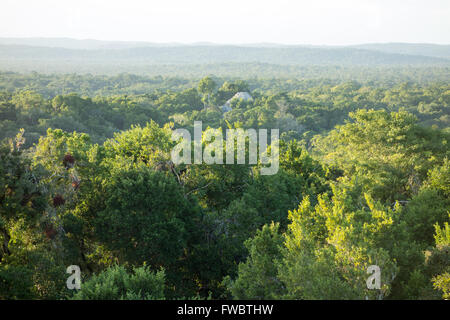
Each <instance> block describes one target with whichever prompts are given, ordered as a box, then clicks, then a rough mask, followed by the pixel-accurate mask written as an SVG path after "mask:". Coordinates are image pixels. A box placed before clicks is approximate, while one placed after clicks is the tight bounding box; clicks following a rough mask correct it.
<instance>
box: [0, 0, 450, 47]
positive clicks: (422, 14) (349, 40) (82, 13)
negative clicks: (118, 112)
mask: <svg viewBox="0 0 450 320" xmlns="http://www.w3.org/2000/svg"><path fill="white" fill-rule="evenodd" d="M0 37H71V38H77V39H99V40H129V41H150V42H183V43H191V42H200V41H207V42H215V43H233V44H238V43H258V42H274V43H285V44H316V45H320V44H330V45H345V44H356V43H369V42H426V43H442V44H450V0H309V1H305V0H291V1H289V0H221V1H217V0H147V1H144V0H141V1H139V0H123V1H116V0H28V1H26V0H1V2H0Z"/></svg>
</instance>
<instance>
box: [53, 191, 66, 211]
mask: <svg viewBox="0 0 450 320" xmlns="http://www.w3.org/2000/svg"><path fill="white" fill-rule="evenodd" d="M64 203H66V200H64V198H63V196H62V195H60V194H57V195H56V196H54V197H53V206H54V207H55V208H56V207H59V206H62V205H64Z"/></svg>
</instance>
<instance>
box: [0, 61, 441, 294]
mask: <svg viewBox="0 0 450 320" xmlns="http://www.w3.org/2000/svg"><path fill="white" fill-rule="evenodd" d="M411 70H412V71H411ZM411 70H410V72H413V69H411ZM441 71H442V70H441ZM385 79H387V78H385ZM403 80H405V79H402V81H400V82H399V81H395V79H394V78H391V79H389V80H386V81H383V80H380V79H379V80H378V81H376V82H371V81H361V82H356V81H340V80H337V79H334V80H325V79H316V80H296V79H286V80H282V79H273V80H263V79H248V80H246V81H243V80H239V79H230V78H220V77H214V76H208V77H205V78H202V79H200V80H198V79H197V80H195V79H179V78H163V77H155V78H149V77H141V76H132V75H120V76H116V77H105V76H90V75H87V76H79V75H59V76H56V75H55V76H44V75H40V74H36V73H35V74H30V75H21V74H11V73H2V74H0V88H1V89H2V91H1V93H0V138H2V139H3V142H2V145H1V147H0V160H1V161H0V187H1V190H0V243H1V246H0V299H30V298H35V299H66V298H70V299H178V298H183V297H201V298H207V297H212V298H228V299H232V298H234V299H366V298H367V299H442V298H447V299H448V298H449V294H450V287H449V283H450V282H449V274H450V269H449V267H450V261H449V259H450V256H449V251H448V248H449V232H450V231H449V226H448V223H449V215H450V180H449V177H450V160H449V158H450V147H449V146H450V131H449V128H450V86H449V85H448V82H446V81H443V82H429V81H424V82H420V81H416V82H405V81H403ZM71 91H75V92H78V93H70V92H71ZM241 91H248V92H250V94H251V95H252V97H253V99H252V100H248V101H245V100H243V99H241V100H239V99H234V100H231V101H230V106H231V108H232V110H231V111H229V112H225V113H224V112H223V111H222V109H221V108H220V106H222V105H223V104H224V103H226V102H227V101H229V99H230V98H232V97H233V96H234V95H235V94H236V93H237V92H241ZM196 120H201V121H203V128H204V129H206V127H211V128H221V129H222V130H225V129H227V128H254V129H258V128H268V129H271V128H279V129H280V169H279V171H278V172H277V173H276V174H274V175H268V176H265V175H261V174H260V170H259V166H260V164H259V165H255V166H252V165H246V164H245V165H220V164H214V165H206V164H198V165H194V164H192V165H190V164H181V165H175V164H174V163H173V162H172V161H171V150H172V148H173V147H174V145H175V141H172V139H171V134H172V130H173V129H176V128H186V129H188V130H190V131H191V132H192V129H193V122H194V121H196ZM203 144H204V146H206V144H207V143H206V142H205V141H203ZM69 265H79V266H80V268H81V270H82V276H83V282H82V288H81V290H80V291H78V292H73V291H70V290H68V289H67V288H66V286H65V280H66V279H67V277H68V274H66V273H65V271H66V268H67V266H69ZM370 265H378V266H379V267H380V268H381V275H382V277H381V282H382V285H381V288H380V289H377V290H370V289H368V288H367V286H366V279H367V277H368V274H367V268H368V266H370Z"/></svg>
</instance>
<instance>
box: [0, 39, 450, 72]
mask: <svg viewBox="0 0 450 320" xmlns="http://www.w3.org/2000/svg"><path fill="white" fill-rule="evenodd" d="M448 50H449V46H440V45H410V44H373V45H372V44H368V45H360V46H350V47H332V46H287V45H277V44H263V43H262V44H244V45H240V46H237V45H217V44H210V43H206V44H205V43H203V44H191V45H185V44H176V43H172V44H170V43H168V44H155V43H146V42H119V41H115V42H108V41H98V40H74V39H66V38H50V39H44V38H29V39H26V38H24V39H12V38H11V39H9V38H8V39H7V38H0V70H3V71H19V72H28V71H33V70H35V71H39V72H86V70H88V71H87V72H92V73H103V72H105V73H109V74H110V73H114V71H117V72H119V70H120V72H136V70H140V69H144V68H146V69H148V68H149V67H150V66H155V67H156V66H162V65H165V66H181V65H183V66H186V65H189V66H194V65H201V66H204V65H218V64H222V65H223V64H234V65H241V64H255V63H256V64H260V65H264V64H267V65H277V66H281V67H280V68H282V67H283V66H293V67H294V66H297V67H298V66H342V67H355V66H357V67H359V66H364V67H372V66H445V67H448V66H450V54H449V53H448ZM81 70H83V71H81Z"/></svg>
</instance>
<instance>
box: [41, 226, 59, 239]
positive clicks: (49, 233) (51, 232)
mask: <svg viewBox="0 0 450 320" xmlns="http://www.w3.org/2000/svg"><path fill="white" fill-rule="evenodd" d="M44 233H45V236H46V237H47V238H48V239H54V238H55V236H56V234H57V233H58V232H57V231H56V230H55V228H53V225H47V226H45V229H44Z"/></svg>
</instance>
